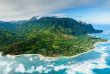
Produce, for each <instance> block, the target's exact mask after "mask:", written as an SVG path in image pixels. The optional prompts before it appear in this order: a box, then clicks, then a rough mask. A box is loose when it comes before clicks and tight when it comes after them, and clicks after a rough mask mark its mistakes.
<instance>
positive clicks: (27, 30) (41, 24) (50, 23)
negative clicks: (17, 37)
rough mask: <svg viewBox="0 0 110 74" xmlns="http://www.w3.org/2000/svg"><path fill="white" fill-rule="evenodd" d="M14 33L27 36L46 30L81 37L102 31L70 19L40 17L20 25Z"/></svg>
mask: <svg viewBox="0 0 110 74" xmlns="http://www.w3.org/2000/svg"><path fill="white" fill-rule="evenodd" d="M14 30H15V31H14V32H16V33H19V34H22V35H26V36H28V35H29V34H31V33H33V34H34V33H37V32H39V31H40V32H41V31H45V30H48V31H50V32H59V33H63V34H68V35H81V34H88V33H100V32H102V30H95V29H94V28H93V27H92V25H91V24H86V23H82V22H78V21H76V20H74V19H71V18H55V17H42V18H40V19H36V18H35V17H33V18H31V19H30V20H29V21H27V22H25V23H24V24H21V25H20V26H19V27H17V28H15V29H14Z"/></svg>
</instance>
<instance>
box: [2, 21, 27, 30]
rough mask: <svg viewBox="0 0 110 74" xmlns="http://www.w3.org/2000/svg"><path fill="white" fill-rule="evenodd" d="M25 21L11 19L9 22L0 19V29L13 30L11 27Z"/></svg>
mask: <svg viewBox="0 0 110 74" xmlns="http://www.w3.org/2000/svg"><path fill="white" fill-rule="evenodd" d="M25 22H26V21H24V20H23V21H11V22H4V21H0V29H3V30H6V31H10V32H13V29H14V28H16V27H18V26H19V25H20V24H23V23H25Z"/></svg>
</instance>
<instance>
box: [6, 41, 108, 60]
mask: <svg viewBox="0 0 110 74" xmlns="http://www.w3.org/2000/svg"><path fill="white" fill-rule="evenodd" d="M107 42H109V40H108V41H107ZM97 43H101V42H96V43H94V44H93V46H94V48H93V49H91V50H88V51H87V52H84V53H79V54H77V55H74V56H59V57H48V56H47V57H46V56H43V55H41V54H20V55H9V54H8V55H6V56H15V57H17V56H21V55H40V56H42V57H44V58H73V57H76V56H79V55H81V54H85V53H88V52H90V51H92V50H94V49H95V48H96V47H95V45H96V44H97Z"/></svg>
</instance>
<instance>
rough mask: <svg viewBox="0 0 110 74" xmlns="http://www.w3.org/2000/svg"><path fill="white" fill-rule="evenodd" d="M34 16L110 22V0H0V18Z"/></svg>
mask: <svg viewBox="0 0 110 74" xmlns="http://www.w3.org/2000/svg"><path fill="white" fill-rule="evenodd" d="M33 16H58V17H71V18H73V19H76V20H81V21H84V22H86V23H89V24H110V0H0V20H2V21H13V20H26V19H30V18H31V17H33Z"/></svg>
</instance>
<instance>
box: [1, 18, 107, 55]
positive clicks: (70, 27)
mask: <svg viewBox="0 0 110 74" xmlns="http://www.w3.org/2000/svg"><path fill="white" fill-rule="evenodd" d="M8 27H9V28H8ZM0 29H4V30H7V31H6V32H8V31H9V32H8V33H9V34H7V33H4V34H6V35H5V37H8V36H10V37H11V38H9V41H4V42H3V44H5V42H9V44H5V45H1V48H0V50H1V51H2V52H3V55H6V54H11V55H18V54H42V55H44V56H50V57H57V56H73V55H76V54H79V53H83V52H86V51H88V50H90V49H92V48H94V46H93V44H94V43H96V42H99V41H106V40H105V39H100V38H97V37H93V36H88V35H87V34H91V33H101V32H103V31H102V30H95V29H94V28H93V26H92V25H91V24H86V23H84V22H81V21H76V20H74V19H72V18H56V17H42V18H38V17H32V18H31V19H30V20H28V21H19V22H8V23H6V22H2V23H1V22H0ZM0 31H1V30H0ZM10 34H11V35H10ZM1 35H2V34H1ZM3 36H4V35H3ZM5 37H3V38H5ZM5 40H6V39H5Z"/></svg>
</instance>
